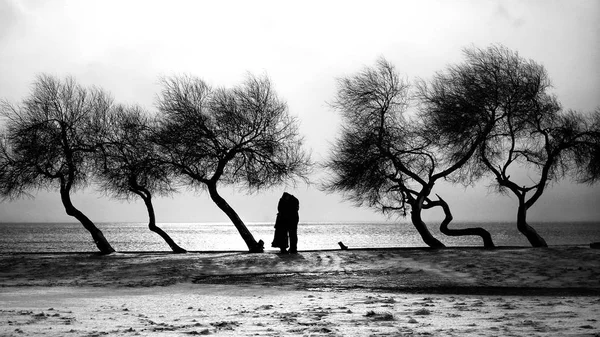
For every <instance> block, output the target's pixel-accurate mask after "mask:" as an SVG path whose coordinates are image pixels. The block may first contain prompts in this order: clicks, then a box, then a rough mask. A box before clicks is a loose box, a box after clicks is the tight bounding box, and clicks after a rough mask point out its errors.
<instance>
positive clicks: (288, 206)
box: [277, 192, 300, 212]
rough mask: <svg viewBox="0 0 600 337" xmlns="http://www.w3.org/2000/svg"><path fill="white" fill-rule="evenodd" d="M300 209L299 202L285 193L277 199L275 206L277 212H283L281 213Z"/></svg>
mask: <svg viewBox="0 0 600 337" xmlns="http://www.w3.org/2000/svg"><path fill="white" fill-rule="evenodd" d="M299 209H300V202H299V201H298V199H297V198H296V197H295V196H293V195H291V194H289V193H287V192H283V195H281V198H279V203H278V204H277V211H278V212H283V211H292V212H294V211H296V212H297V211H298V210H299Z"/></svg>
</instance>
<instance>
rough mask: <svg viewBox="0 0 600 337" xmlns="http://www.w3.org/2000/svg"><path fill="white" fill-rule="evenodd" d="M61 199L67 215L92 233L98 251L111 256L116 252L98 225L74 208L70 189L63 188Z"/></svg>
mask: <svg viewBox="0 0 600 337" xmlns="http://www.w3.org/2000/svg"><path fill="white" fill-rule="evenodd" d="M60 199H61V201H62V203H63V206H64V207H65V211H66V212H67V214H68V215H70V216H72V217H74V218H75V219H77V220H78V221H79V222H80V223H81V224H82V225H83V227H84V228H85V229H87V230H88V232H90V234H91V235H92V238H93V239H94V243H95V244H96V247H98V249H99V250H100V253H102V254H110V253H114V252H115V250H114V249H113V247H112V246H111V245H110V243H108V240H106V238H105V237H104V234H102V231H101V230H100V229H98V227H96V225H94V223H93V222H92V221H91V220H90V219H88V217H87V216H85V214H83V213H82V212H81V211H80V210H78V209H77V208H75V206H73V203H72V202H71V195H70V191H69V189H67V188H62V187H61V189H60Z"/></svg>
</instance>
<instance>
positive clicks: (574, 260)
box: [0, 247, 600, 336]
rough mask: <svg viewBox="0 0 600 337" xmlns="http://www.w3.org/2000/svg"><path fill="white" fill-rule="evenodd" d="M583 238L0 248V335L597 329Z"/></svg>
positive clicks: (569, 332) (596, 260) (599, 280)
mask: <svg viewBox="0 0 600 337" xmlns="http://www.w3.org/2000/svg"><path fill="white" fill-rule="evenodd" d="M598 319H600V250H596V249H590V248H587V247H554V248H545V249H534V248H503V249H494V250H483V249H467V248H450V249H441V250H429V249H374V250H347V251H341V250H339V251H312V252H300V254H298V255H287V256H285V255H278V254H275V253H274V252H268V253H265V254H246V253H241V252H229V253H223V252H222V253H200V252H192V253H188V254H183V255H175V254H166V253H116V254H111V255H109V256H99V255H95V254H89V253H78V254H0V336H146V335H151V336H187V335H223V336H600V322H598Z"/></svg>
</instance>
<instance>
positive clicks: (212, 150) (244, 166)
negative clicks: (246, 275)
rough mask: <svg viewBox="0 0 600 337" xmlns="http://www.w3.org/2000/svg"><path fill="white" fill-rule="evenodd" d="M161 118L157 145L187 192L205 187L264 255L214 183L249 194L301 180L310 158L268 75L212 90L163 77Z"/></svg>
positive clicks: (189, 79) (247, 240)
mask: <svg viewBox="0 0 600 337" xmlns="http://www.w3.org/2000/svg"><path fill="white" fill-rule="evenodd" d="M162 85H163V90H162V92H161V95H160V97H159V100H158V108H159V110H160V111H161V112H162V114H163V119H162V125H161V130H160V133H159V137H158V138H157V139H158V140H157V142H158V143H159V144H161V146H162V150H161V151H162V152H163V154H164V158H165V159H164V160H165V161H166V162H169V163H170V164H171V167H172V170H173V172H174V173H175V174H179V175H180V177H182V178H183V179H184V180H185V182H186V183H187V184H189V186H192V187H194V188H196V189H200V190H203V189H206V190H208V193H209V195H210V197H211V199H212V200H213V202H215V204H216V205H217V206H218V207H219V208H220V209H221V210H222V211H223V212H224V213H225V214H226V215H227V216H228V217H229V219H230V220H231V221H232V223H233V224H234V225H235V227H236V228H237V229H238V231H239V233H240V235H241V236H242V238H243V239H244V241H245V243H246V245H247V246H248V248H249V250H250V251H251V252H262V251H263V249H264V248H263V242H262V240H261V241H259V242H257V241H256V240H255V239H254V237H253V236H252V234H251V233H250V231H249V230H248V228H247V227H246V225H245V224H244V222H243V221H242V220H241V218H240V217H239V216H238V214H237V213H236V212H235V210H234V209H233V208H232V207H231V206H230V205H229V204H228V203H227V201H226V200H225V199H223V197H222V196H221V195H220V194H219V193H218V188H217V187H218V185H219V184H223V185H231V186H236V187H239V188H242V189H245V190H247V191H249V192H255V191H258V190H261V189H264V188H269V187H272V186H275V185H278V184H281V183H284V182H286V181H289V180H294V179H295V178H303V179H306V177H307V175H308V169H309V167H310V158H309V156H308V155H307V153H306V152H305V151H304V150H303V149H302V142H303V139H302V137H300V136H299V134H298V121H297V119H296V118H295V117H293V116H292V115H290V113H289V111H288V108H287V105H286V103H285V102H283V101H282V100H281V99H280V98H279V97H278V96H277V94H276V93H275V91H274V90H273V86H272V84H271V82H270V81H269V79H268V78H266V77H255V76H253V75H249V76H248V77H247V79H246V81H245V82H243V83H242V84H241V85H239V86H236V87H234V88H231V89H227V88H219V89H213V88H211V87H210V86H209V85H207V84H206V83H205V82H204V81H203V80H201V79H199V78H197V77H191V76H179V77H169V78H163V79H162Z"/></svg>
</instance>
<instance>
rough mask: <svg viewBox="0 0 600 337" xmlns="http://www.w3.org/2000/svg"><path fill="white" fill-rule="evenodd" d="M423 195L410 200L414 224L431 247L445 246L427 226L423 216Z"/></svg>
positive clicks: (411, 217)
mask: <svg viewBox="0 0 600 337" xmlns="http://www.w3.org/2000/svg"><path fill="white" fill-rule="evenodd" d="M423 199H424V198H423V197H421V196H419V197H418V198H417V199H416V200H414V201H412V202H410V208H411V210H410V219H411V221H412V223H413V226H415V228H416V229H417V231H418V232H419V234H420V235H421V238H422V239H423V242H425V244H426V245H428V246H429V247H431V248H444V247H446V246H444V244H443V243H442V242H440V241H439V240H438V239H436V238H434V237H433V235H431V232H430V231H429V229H428V228H427V225H426V224H425V222H423V219H422V218H421V211H422V210H423Z"/></svg>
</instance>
